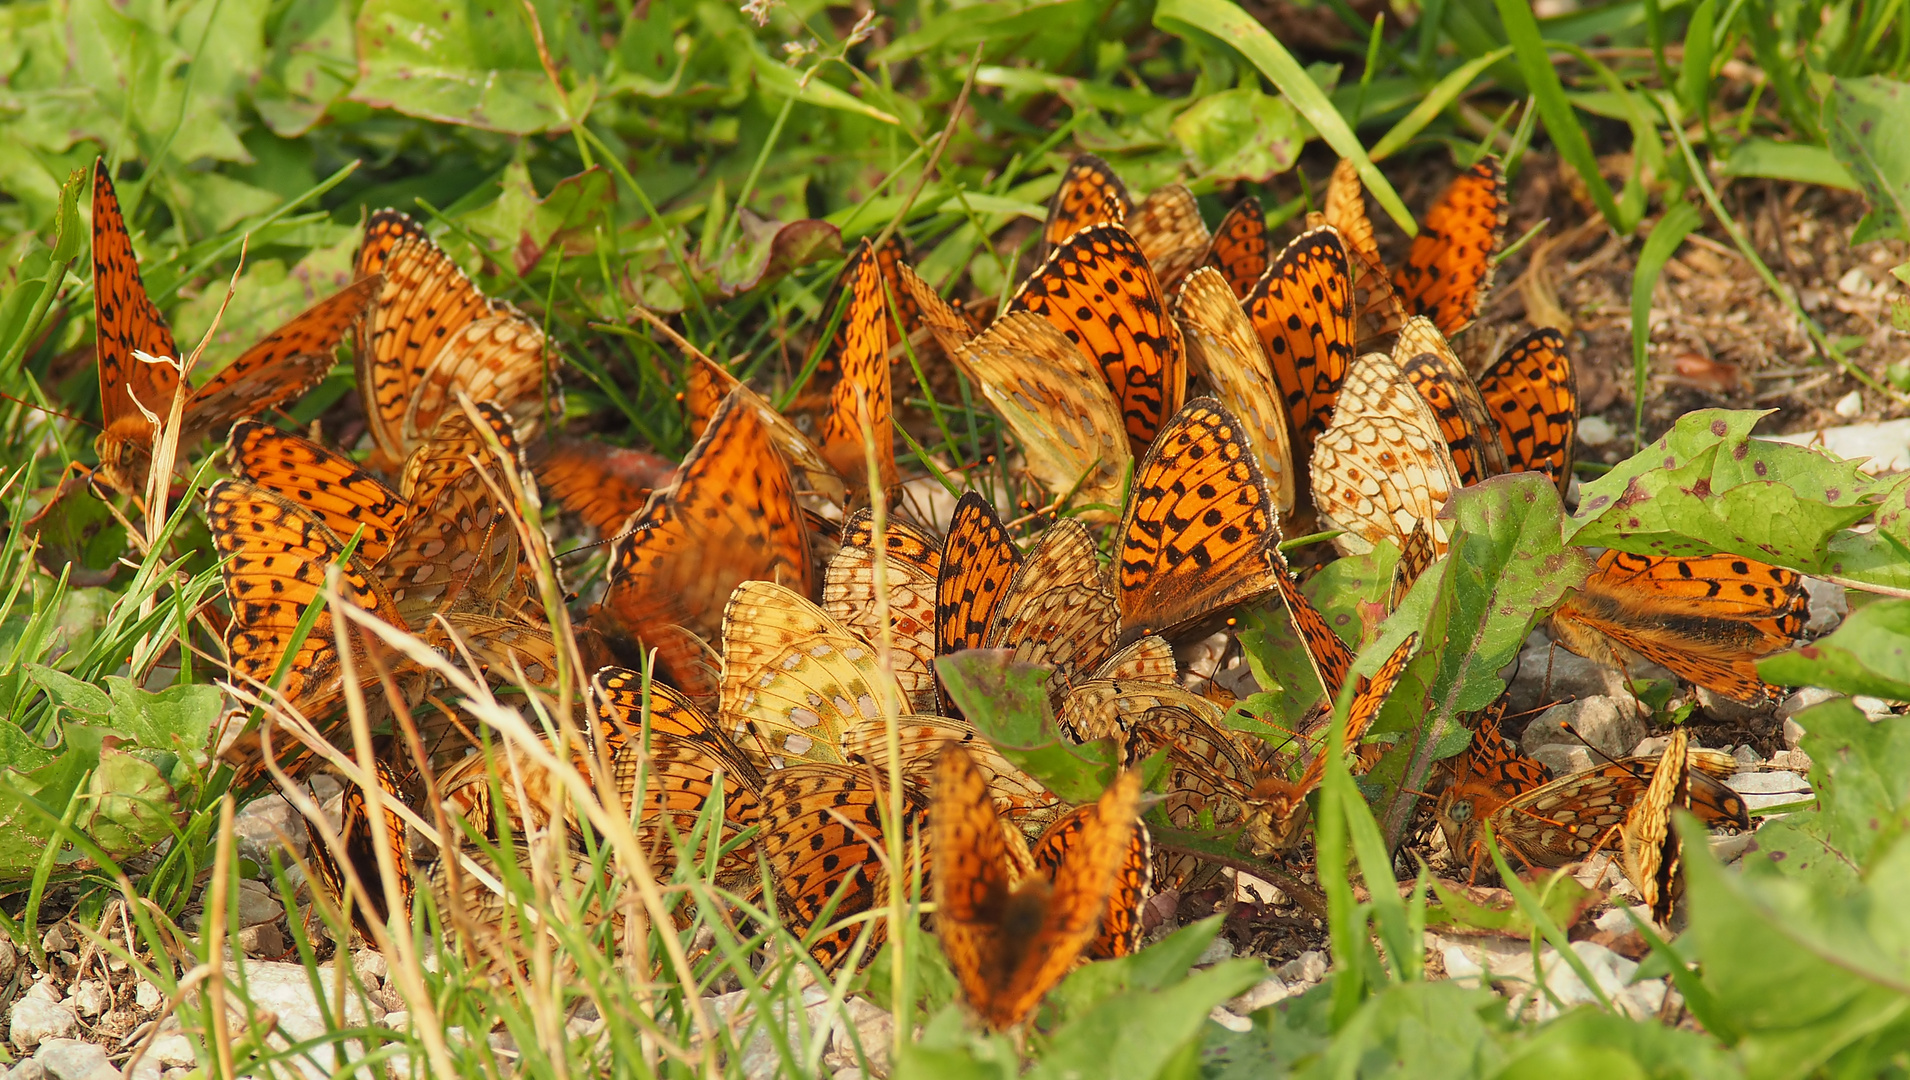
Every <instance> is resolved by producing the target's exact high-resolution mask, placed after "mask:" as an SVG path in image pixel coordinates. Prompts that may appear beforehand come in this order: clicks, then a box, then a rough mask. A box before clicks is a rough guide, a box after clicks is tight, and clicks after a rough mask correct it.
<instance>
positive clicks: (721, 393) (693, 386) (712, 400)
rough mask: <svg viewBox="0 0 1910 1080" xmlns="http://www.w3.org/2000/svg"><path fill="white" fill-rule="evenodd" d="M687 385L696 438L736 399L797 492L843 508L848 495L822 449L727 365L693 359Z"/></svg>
mask: <svg viewBox="0 0 1910 1080" xmlns="http://www.w3.org/2000/svg"><path fill="white" fill-rule="evenodd" d="M684 385H685V390H684V392H683V394H682V395H681V396H682V400H683V406H684V410H685V412H687V413H688V414H689V421H690V423H689V428H690V431H691V433H692V434H694V435H695V436H696V437H697V438H699V439H700V438H702V437H703V436H704V434H705V433H707V432H708V431H709V428H710V421H711V420H712V419H714V418H715V417H716V411H717V409H719V408H721V407H722V404H723V402H724V401H726V400H728V399H729V398H730V397H731V396H732V395H734V396H736V397H739V398H741V399H742V401H743V405H744V406H745V407H746V408H748V409H749V410H750V411H751V412H753V413H755V414H756V421H757V423H759V424H761V425H762V426H763V429H764V431H765V432H766V433H767V438H768V439H769V441H770V443H771V444H772V445H774V446H775V447H776V449H777V450H779V451H781V452H782V455H783V457H784V459H785V460H787V461H788V463H789V465H788V467H789V470H790V472H791V474H792V476H793V478H794V480H795V481H796V483H797V489H796V490H798V491H801V492H804V493H813V494H816V495H819V496H821V497H822V498H824V499H826V500H828V501H829V502H831V503H835V504H838V505H840V504H841V503H842V501H843V497H844V494H845V488H844V486H843V482H842V477H840V476H838V475H836V471H835V469H833V468H831V467H830V466H829V463H828V462H827V461H824V460H823V456H822V449H821V448H820V447H818V446H817V445H816V444H815V443H814V442H813V441H811V439H810V438H809V436H807V435H804V434H803V433H802V431H801V429H799V428H797V427H796V425H795V424H792V423H790V421H789V418H788V417H786V416H784V415H783V414H782V413H779V412H777V411H776V406H774V405H772V404H770V403H769V400H768V399H767V398H764V397H763V396H762V395H761V394H758V393H757V392H756V391H754V390H751V389H750V388H749V387H748V386H745V385H744V384H743V381H742V380H741V379H738V378H737V377H736V376H734V375H732V374H730V373H729V371H728V370H727V369H725V368H724V367H723V365H721V364H719V363H717V362H716V361H714V360H712V359H710V358H709V357H707V356H704V355H703V354H702V353H699V352H693V353H691V354H690V357H689V363H688V364H687V365H686V366H685V368H684Z"/></svg>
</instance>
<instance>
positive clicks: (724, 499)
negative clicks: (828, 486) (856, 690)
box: [595, 392, 814, 702]
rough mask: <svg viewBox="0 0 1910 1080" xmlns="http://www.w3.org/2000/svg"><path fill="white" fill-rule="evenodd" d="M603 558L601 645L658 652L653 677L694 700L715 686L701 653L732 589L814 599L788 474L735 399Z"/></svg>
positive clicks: (706, 697) (707, 697)
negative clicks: (768, 589) (756, 587)
mask: <svg viewBox="0 0 1910 1080" xmlns="http://www.w3.org/2000/svg"><path fill="white" fill-rule="evenodd" d="M632 528H633V529H634V531H633V532H632V533H631V534H630V535H628V536H626V537H623V538H622V539H620V540H618V541H617V543H616V544H615V545H614V546H613V547H612V548H611V560H610V561H611V566H610V571H609V574H608V577H609V582H610V584H609V589H608V590H607V591H606V592H605V593H604V598H603V602H602V603H601V604H599V605H598V608H597V612H596V615H595V620H600V626H601V628H602V629H603V630H604V632H605V633H606V634H609V635H611V636H613V637H620V638H624V639H628V640H634V641H637V642H639V643H640V644H641V645H642V646H643V647H644V648H645V649H655V650H657V663H658V670H659V671H660V672H661V673H662V674H663V676H664V677H665V678H666V679H667V680H668V681H670V682H671V683H673V684H674V685H675V686H676V687H677V688H678V689H680V690H683V691H684V692H686V693H688V694H689V695H690V696H691V697H692V698H693V699H696V700H698V701H702V702H712V701H714V700H715V697H716V689H717V680H716V676H715V673H714V672H713V671H712V670H711V667H712V665H711V656H712V654H710V653H708V652H706V649H707V645H706V644H705V643H708V642H714V641H716V640H717V631H718V630H719V629H720V623H719V621H718V620H719V619H720V617H721V613H722V611H723V606H724V604H726V603H727V602H728V600H729V596H730V593H731V592H732V591H733V590H734V589H735V588H736V586H737V584H738V583H740V582H743V581H749V580H764V581H781V582H786V583H788V584H789V585H790V586H792V587H793V588H794V589H795V590H796V591H797V592H798V593H800V594H802V595H804V596H808V595H810V594H811V593H812V592H813V590H814V580H813V574H814V568H813V566H812V565H811V561H810V554H809V532H808V530H807V529H806V528H805V527H804V525H803V516H802V510H801V508H800V507H799V506H798V505H797V503H796V490H795V483H794V481H793V480H792V479H791V478H790V474H789V467H788V465H786V464H785V463H784V460H783V457H782V455H781V454H779V453H778V452H777V451H776V449H775V447H774V446H772V445H771V443H770V441H769V435H768V431H767V430H766V429H765V427H764V426H763V423H762V420H761V419H760V417H759V416H758V414H757V413H756V411H755V410H754V409H752V408H750V407H749V405H748V404H747V403H746V402H745V400H744V399H743V397H742V396H741V394H739V393H736V392H732V393H731V395H730V396H729V397H728V398H726V399H725V400H724V402H723V405H722V407H721V408H719V409H717V412H716V416H715V418H714V419H712V420H711V421H710V425H709V427H708V428H707V429H705V430H704V432H703V437H702V438H700V439H698V440H697V442H696V445H695V446H694V447H692V448H691V450H690V452H689V454H688V455H687V456H686V457H684V459H683V465H682V467H681V469H679V470H678V472H677V476H676V479H675V480H673V481H672V482H671V484H670V486H669V487H667V488H665V489H664V490H663V491H662V492H661V493H659V494H658V495H656V496H655V497H654V498H653V499H652V500H651V503H650V506H649V507H648V508H647V509H646V510H645V511H644V512H643V514H642V515H640V516H639V517H638V518H637V519H636V520H635V521H634V522H633V523H632Z"/></svg>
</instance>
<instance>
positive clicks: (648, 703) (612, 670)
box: [592, 667, 762, 789]
mask: <svg viewBox="0 0 1910 1080" xmlns="http://www.w3.org/2000/svg"><path fill="white" fill-rule="evenodd" d="M592 683H593V689H594V690H595V691H596V722H597V727H596V731H595V733H594V737H595V738H596V740H597V743H598V745H600V746H602V747H603V748H604V751H605V752H606V753H607V754H609V755H610V756H611V757H613V758H614V757H616V756H617V755H618V754H619V753H621V752H622V751H623V749H624V747H626V746H632V745H636V744H637V743H638V740H639V739H640V738H641V737H642V734H643V725H644V724H645V723H646V722H647V723H648V724H649V725H650V733H651V734H652V735H664V736H668V737H670V738H673V739H684V740H687V741H690V742H694V743H697V744H699V745H700V746H702V747H703V748H704V750H705V751H706V752H707V753H709V754H710V755H711V756H713V757H716V758H720V759H721V760H722V761H723V762H724V763H725V765H726V767H727V768H728V769H729V770H730V772H731V773H732V774H733V775H734V776H735V777H736V778H737V780H738V781H739V782H740V783H742V784H743V785H744V786H746V787H749V788H752V789H754V788H757V787H760V786H761V785H762V776H761V774H760V773H759V772H758V770H757V769H756V767H755V765H754V764H752V763H751V762H750V760H749V758H748V756H747V755H745V754H744V753H743V752H742V751H741V750H740V749H738V748H737V746H736V743H735V742H734V740H732V739H731V738H730V737H729V736H728V735H726V734H724V733H723V730H722V729H721V728H720V727H719V726H718V725H717V722H716V721H715V720H714V719H712V718H711V717H710V715H709V714H708V713H706V712H704V711H703V710H702V709H700V708H697V706H696V703H695V702H693V701H691V700H690V699H689V698H688V697H685V696H684V695H683V692H682V691H680V690H677V689H676V688H674V687H671V686H666V685H665V684H663V683H661V682H658V681H656V680H654V679H652V680H649V681H648V682H647V683H646V682H645V680H644V678H643V673H642V672H639V671H632V670H631V669H629V668H623V667H606V668H600V669H598V671H597V674H596V676H595V678H594V679H593V680H592Z"/></svg>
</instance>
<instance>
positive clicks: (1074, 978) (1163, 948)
mask: <svg viewBox="0 0 1910 1080" xmlns="http://www.w3.org/2000/svg"><path fill="white" fill-rule="evenodd" d="M1225 922H1226V921H1225V920H1224V919H1222V918H1221V917H1219V916H1213V917H1210V918H1205V919H1201V920H1200V921H1198V922H1194V923H1189V924H1188V925H1186V926H1183V927H1181V928H1180V929H1178V930H1176V931H1174V932H1173V933H1171V934H1169V935H1167V936H1166V937H1164V938H1162V939H1161V940H1159V941H1156V942H1154V943H1153V944H1151V945H1149V946H1147V947H1146V948H1144V949H1141V950H1140V951H1139V952H1136V953H1132V954H1130V955H1128V956H1123V957H1120V958H1119V959H1116V960H1105V961H1102V962H1100V963H1094V964H1089V965H1087V966H1085V967H1083V968H1080V969H1078V970H1077V971H1075V972H1074V973H1073V974H1071V975H1069V976H1068V977H1067V978H1066V979H1065V980H1063V981H1062V983H1061V985H1060V986H1057V987H1055V989H1054V992H1053V993H1052V994H1050V995H1049V997H1048V1006H1047V1007H1048V1008H1049V1009H1051V1010H1052V1012H1053V1014H1054V1015H1055V1016H1056V1017H1058V1018H1060V1020H1061V1021H1062V1022H1064V1023H1065V1022H1066V1021H1068V1020H1069V1019H1072V1018H1073V1017H1076V1016H1081V1015H1084V1014H1085V1013H1086V1012H1087V1011H1088V1010H1089V1009H1092V1008H1094V1007H1095V1006H1096V1005H1099V1004H1100V1003H1101V1002H1103V1001H1105V1000H1107V999H1108V998H1110V997H1113V996H1114V995H1116V994H1124V993H1130V992H1141V993H1145V992H1147V991H1151V990H1163V989H1166V988H1167V987H1169V986H1172V985H1174V984H1175V983H1176V982H1179V981H1180V980H1181V979H1182V978H1184V977H1186V975H1187V972H1188V969H1190V968H1192V967H1193V966H1194V963H1195V961H1197V960H1199V959H1200V957H1201V954H1202V953H1204V952H1206V951H1207V946H1209V945H1211V944H1213V941H1214V938H1216V937H1218V936H1219V935H1220V931H1221V929H1222V928H1223V927H1224V925H1225Z"/></svg>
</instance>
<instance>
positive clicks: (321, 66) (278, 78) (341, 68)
mask: <svg viewBox="0 0 1910 1080" xmlns="http://www.w3.org/2000/svg"><path fill="white" fill-rule="evenodd" d="M357 70H358V56H357V50H356V49H355V48H354V41H353V39H352V5H351V4H350V3H349V0H292V2H291V3H290V4H288V5H286V6H285V7H284V8H283V11H282V13H281V14H280V15H279V16H278V18H277V19H276V20H275V22H274V33H273V34H272V53H271V56H270V58H269V59H267V61H266V63H265V70H264V71H263V72H262V73H261V77H260V80H259V86H258V88H257V89H256V90H255V91H254V92H253V94H252V103H253V105H254V107H256V108H257V109H258V110H259V117H260V119H262V120H264V121H265V123H266V126H268V127H270V128H271V129H272V131H273V133H274V134H276V135H278V136H279V137H281V138H286V139H295V138H297V137H299V136H301V135H303V134H305V133H306V132H308V131H310V130H311V129H312V128H313V127H315V126H316V125H317V124H318V122H319V121H320V120H322V119H324V117H325V112H326V110H327V109H329V108H331V105H332V103H333V102H334V101H337V100H338V99H340V98H342V97H344V96H345V94H346V93H347V92H348V91H350V90H351V88H352V81H353V80H352V76H353V75H354V74H355V73H356V72H357Z"/></svg>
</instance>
